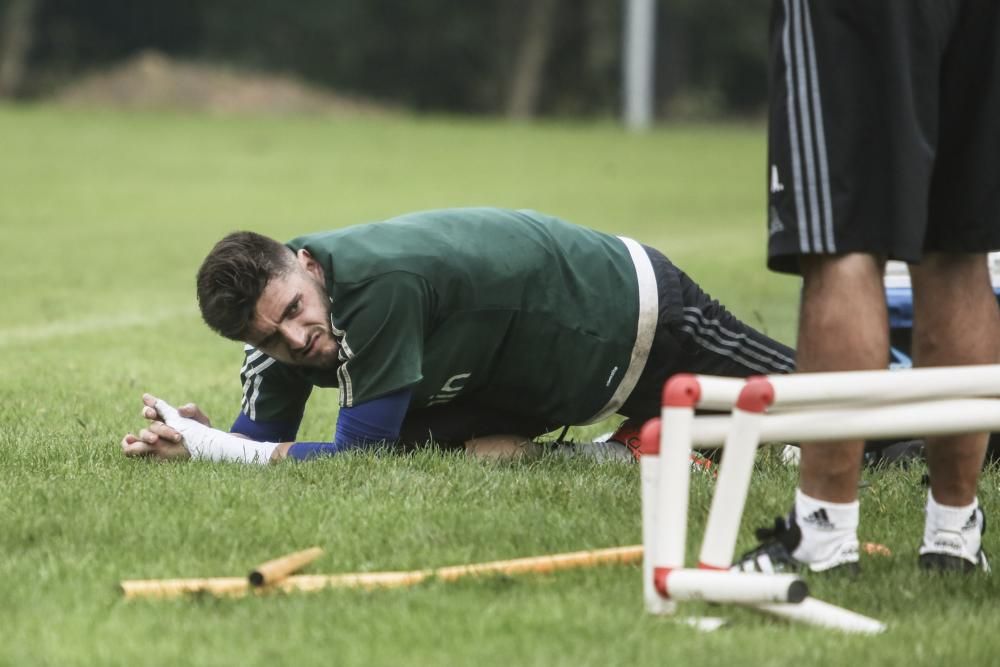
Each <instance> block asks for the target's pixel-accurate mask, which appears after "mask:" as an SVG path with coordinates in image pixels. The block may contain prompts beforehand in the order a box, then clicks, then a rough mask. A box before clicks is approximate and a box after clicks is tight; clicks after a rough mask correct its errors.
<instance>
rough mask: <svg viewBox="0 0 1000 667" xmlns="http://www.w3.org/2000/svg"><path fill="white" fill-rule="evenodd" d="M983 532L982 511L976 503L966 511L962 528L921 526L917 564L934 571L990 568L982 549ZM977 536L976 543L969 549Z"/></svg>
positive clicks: (973, 570) (983, 520)
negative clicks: (921, 537) (967, 513)
mask: <svg viewBox="0 0 1000 667" xmlns="http://www.w3.org/2000/svg"><path fill="white" fill-rule="evenodd" d="M985 534H986V515H985V514H983V510H982V508H980V507H977V508H976V509H975V510H973V512H972V514H971V515H969V520H968V521H966V522H965V525H964V526H962V530H961V531H959V532H957V533H955V532H951V531H947V530H937V531H933V532H929V531H928V530H927V529H926V528H925V529H924V541H923V543H922V544H921V545H920V556H919V557H918V562H919V563H920V567H921V568H923V569H925V570H931V571H934V572H985V573H989V572H990V562H989V560H988V559H987V558H986V552H985V551H983V546H982V544H983V535H985ZM977 536H978V538H979V539H978V542H979V547H978V548H976V549H972V548H970V547H969V542H972V543H973V544H975V543H976V542H977V540H976V537H977Z"/></svg>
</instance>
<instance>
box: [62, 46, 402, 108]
mask: <svg viewBox="0 0 1000 667" xmlns="http://www.w3.org/2000/svg"><path fill="white" fill-rule="evenodd" d="M54 99H55V100H56V101H57V102H59V103H62V104H66V105H71V106H84V107H105V108H107V107H110V108H118V109H147V110H154V109H155V110H180V111H203V112H209V113H218V114H240V113H265V114H268V113H273V114H283V113H308V114H336V115H351V116H357V115H384V114H387V113H391V110H390V109H388V108H387V107H385V106H384V105H379V104H376V103H374V102H371V101H368V100H364V99H361V98H357V97H351V96H345V95H338V94H336V93H333V92H330V91H328V90H325V89H322V88H318V87H316V86H311V85H309V84H307V83H305V82H303V81H301V80H299V79H297V78H295V77H289V76H277V75H273V74H265V73H260V72H253V71H249V70H241V69H236V68H231V67H225V66H220V65H212V64H204V63H195V62H184V61H176V60H172V59H170V58H168V57H167V56H165V55H163V54H161V53H158V52H155V51H144V52H142V53H140V54H138V55H136V56H134V57H132V58H130V59H128V60H126V61H124V62H123V63H121V64H119V65H117V66H115V67H112V68H110V69H108V70H106V71H104V72H98V73H95V74H91V75H89V76H85V77H83V78H81V79H79V80H77V81H75V82H73V83H71V84H69V85H68V86H66V87H65V88H63V89H62V90H61V91H59V92H58V93H57V94H56V95H55V96H54Z"/></svg>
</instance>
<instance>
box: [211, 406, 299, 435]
mask: <svg viewBox="0 0 1000 667" xmlns="http://www.w3.org/2000/svg"><path fill="white" fill-rule="evenodd" d="M299 423H300V422H299V421H295V422H290V421H269V422H265V421H254V420H253V419H250V417H248V416H247V415H246V413H245V412H241V413H240V414H239V415H237V417H236V421H234V422H233V425H232V426H231V427H230V429H229V432H230V433H239V434H240V435H245V436H246V437H248V438H250V439H251V440H256V441H257V442H291V441H293V440H295V434H296V433H298V432H299Z"/></svg>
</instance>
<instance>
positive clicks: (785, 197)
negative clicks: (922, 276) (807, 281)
mask: <svg viewBox="0 0 1000 667" xmlns="http://www.w3.org/2000/svg"><path fill="white" fill-rule="evenodd" d="M770 76H771V81H770V96H771V111H770V119H769V120H770V123H769V143H768V168H767V183H768V190H769V193H770V194H769V212H768V218H769V220H768V222H769V225H768V231H769V239H770V241H769V248H768V266H769V267H770V268H772V269H774V270H777V271H785V272H797V271H798V257H799V256H800V255H808V254H823V255H827V254H843V253H849V252H865V253H871V254H875V255H880V256H884V257H887V258H890V259H900V260H903V261H907V262H916V261H919V260H920V258H921V257H922V255H923V253H924V252H928V251H930V252H975V253H979V252H987V251H990V250H995V249H998V248H1000V121H998V119H1000V2H996V1H995V0H777V1H776V2H774V3H773V5H772V16H771V43H770Z"/></svg>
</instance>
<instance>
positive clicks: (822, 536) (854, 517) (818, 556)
mask: <svg viewBox="0 0 1000 667" xmlns="http://www.w3.org/2000/svg"><path fill="white" fill-rule="evenodd" d="M859 508H860V505H859V503H858V501H857V500H855V501H854V502H850V503H832V502H828V501H826V500H818V499H816V498H813V497H811V496H807V495H806V494H804V493H802V490H801V489H795V521H796V523H798V525H799V529H800V530H801V531H802V541H801V542H799V546H798V547H797V548H796V549H795V551H793V552H792V557H793V558H795V560H797V561H799V562H801V563H808V564H809V567H810V569H812V570H814V571H817V572H818V571H821V570H826V569H829V568H831V567H835V566H837V565H840V564H841V563H845V562H857V560H858V515H859Z"/></svg>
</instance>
